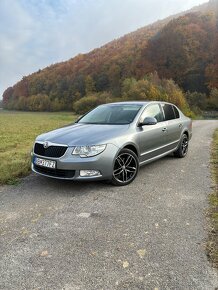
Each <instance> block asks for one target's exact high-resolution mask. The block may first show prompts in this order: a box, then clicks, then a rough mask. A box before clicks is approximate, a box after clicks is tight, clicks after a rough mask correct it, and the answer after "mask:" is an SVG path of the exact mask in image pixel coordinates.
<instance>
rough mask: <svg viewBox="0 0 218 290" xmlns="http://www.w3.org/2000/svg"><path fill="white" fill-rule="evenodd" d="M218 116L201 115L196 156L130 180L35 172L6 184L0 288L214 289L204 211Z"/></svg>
mask: <svg viewBox="0 0 218 290" xmlns="http://www.w3.org/2000/svg"><path fill="white" fill-rule="evenodd" d="M216 127H218V121H196V122H194V124H193V134H194V135H193V138H192V141H191V143H190V150H189V154H188V156H187V157H186V158H185V159H175V158H174V157H172V156H168V157H166V158H163V159H161V160H159V161H157V162H155V163H152V164H149V165H147V166H145V167H143V168H141V170H140V172H139V175H138V177H137V179H136V180H135V181H134V182H133V183H132V184H131V185H129V186H127V187H122V188H117V187H112V186H111V185H108V184H104V183H73V182H64V181H57V180H53V179H47V178H44V177H40V176H37V175H35V174H31V175H30V176H28V177H26V178H24V179H23V180H22V181H21V183H20V184H19V185H17V186H4V187H0V289H4V290H7V289H16V290H20V289H22V290H23V289H28V290H29V289H30V290H39V289H40V290H41V289H43V290H45V289H46V290H47V289H49V290H56V289H58V290H61V289H62V290H95V289H97V290H101V289H103V290H124V289H130V290H138V289H146V290H147V289H148V290H150V289H151V290H154V289H155V290H157V289H158V290H167V289H170V290H171V289H172V290H180V289H181V290H189V289H194V290H198V289H199V290H200V289H202V290H214V289H215V288H216V287H218V276H217V274H216V271H215V270H214V269H212V268H211V267H210V264H209V263H208V261H207V258H206V255H205V251H204V243H205V241H206V239H207V231H206V227H207V226H206V218H205V210H206V209H207V206H208V203H207V198H208V194H209V193H210V186H211V179H210V171H209V168H208V167H209V153H210V143H211V140H212V139H211V138H212V133H213V131H214V129H215V128H216Z"/></svg>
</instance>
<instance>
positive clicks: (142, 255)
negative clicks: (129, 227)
mask: <svg viewBox="0 0 218 290" xmlns="http://www.w3.org/2000/svg"><path fill="white" fill-rule="evenodd" d="M137 253H138V255H139V257H140V258H141V259H142V258H144V256H145V254H146V250H145V249H140V250H138V251H137Z"/></svg>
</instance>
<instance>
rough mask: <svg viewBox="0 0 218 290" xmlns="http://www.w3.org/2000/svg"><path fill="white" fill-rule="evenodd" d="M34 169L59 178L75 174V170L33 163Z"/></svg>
mask: <svg viewBox="0 0 218 290" xmlns="http://www.w3.org/2000/svg"><path fill="white" fill-rule="evenodd" d="M34 169H35V171H37V172H39V173H42V174H46V175H49V176H52V177H60V178H73V177H74V175H75V170H63V169H51V168H46V167H41V166H38V165H35V164H34Z"/></svg>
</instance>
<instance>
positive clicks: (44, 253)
mask: <svg viewBox="0 0 218 290" xmlns="http://www.w3.org/2000/svg"><path fill="white" fill-rule="evenodd" d="M40 256H41V257H47V256H48V251H47V250H46V251H42V252H41V254H40Z"/></svg>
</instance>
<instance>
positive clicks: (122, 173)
mask: <svg viewBox="0 0 218 290" xmlns="http://www.w3.org/2000/svg"><path fill="white" fill-rule="evenodd" d="M138 170H139V161H138V157H137V155H136V154H135V153H134V152H133V151H132V150H129V149H123V150H121V151H120V153H119V154H118V156H117V158H116V160H115V163H114V168H113V176H112V180H111V183H112V184H113V185H116V186H125V185H128V184H130V183H131V182H133V180H134V179H135V178H136V176H137V174H138Z"/></svg>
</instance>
